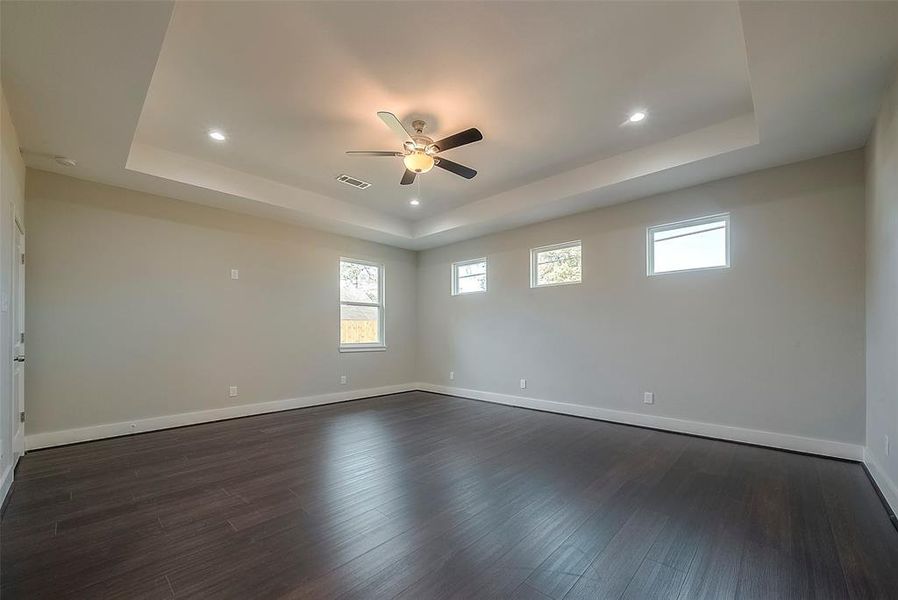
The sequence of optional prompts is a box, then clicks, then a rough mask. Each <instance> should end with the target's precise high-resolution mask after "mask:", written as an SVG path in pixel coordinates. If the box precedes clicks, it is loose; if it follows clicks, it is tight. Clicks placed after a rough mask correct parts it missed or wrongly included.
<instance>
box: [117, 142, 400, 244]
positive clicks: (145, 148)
mask: <svg viewBox="0 0 898 600" xmlns="http://www.w3.org/2000/svg"><path fill="white" fill-rule="evenodd" d="M125 168H126V169H128V170H129V171H135V172H138V173H143V174H145V175H152V176H154V177H159V178H162V179H168V180H171V181H177V182H179V183H184V184H187V185H191V186H195V187H200V188H205V189H208V190H213V191H216V192H221V193H224V194H228V195H231V196H237V197H241V198H246V199H248V200H253V201H255V202H260V203H262V204H266V205H269V206H272V207H277V208H282V209H288V210H290V211H294V212H295V213H296V214H297V216H299V215H301V216H302V217H305V218H307V219H309V220H311V221H315V222H331V223H335V224H343V225H347V226H350V227H352V228H353V229H359V228H361V229H366V230H369V231H371V232H376V233H377V234H385V235H386V236H389V237H391V238H399V239H405V240H411V239H412V226H411V223H410V222H409V221H406V220H404V219H399V218H397V217H392V216H390V215H385V214H384V213H381V212H379V211H375V210H372V209H369V208H365V207H363V206H358V205H355V204H351V203H349V202H345V201H343V200H337V199H335V198H331V197H328V196H323V195H321V194H316V193H314V192H309V191H307V190H302V189H299V188H295V187H293V186H290V185H287V184H284V183H280V182H277V181H272V180H270V179H266V178H264V177H259V176H257V175H252V174H250V173H245V172H243V171H238V170H236V169H231V168H229V167H223V166H221V165H216V164H214V163H211V162H207V161H204V160H199V159H196V158H192V157H190V156H185V155H183V154H178V153H175V152H171V151H169V150H165V149H162V148H158V147H155V146H150V145H147V144H140V143H135V144H133V145H132V146H131V150H130V152H129V154H128V160H127V162H126V163H125ZM366 237H367V236H366Z"/></svg>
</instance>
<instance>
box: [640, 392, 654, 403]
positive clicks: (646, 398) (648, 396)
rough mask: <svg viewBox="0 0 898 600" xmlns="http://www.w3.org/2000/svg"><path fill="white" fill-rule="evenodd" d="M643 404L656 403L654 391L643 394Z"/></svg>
mask: <svg viewBox="0 0 898 600" xmlns="http://www.w3.org/2000/svg"><path fill="white" fill-rule="evenodd" d="M642 403H643V404H654V403H655V394H654V392H646V393H645V394H643V396H642Z"/></svg>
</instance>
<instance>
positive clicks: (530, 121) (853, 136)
mask: <svg viewBox="0 0 898 600" xmlns="http://www.w3.org/2000/svg"><path fill="white" fill-rule="evenodd" d="M446 6H447V5H446V4H445V3H407V2H398V3H393V2H358V3H356V2H328V3H286V2H284V3H276V2H271V3H269V2H204V3H200V2H190V3H183V4H182V3H178V4H177V5H174V6H173V5H172V4H170V3H162V2H128V3H120V2H109V3H41V2H17V1H9V0H7V1H4V2H2V3H0V10H2V15H0V16H2V30H0V35H2V39H0V41H2V79H3V89H4V93H5V94H6V96H7V99H8V101H9V104H10V108H11V112H12V115H13V120H14V122H15V124H16V127H17V130H18V133H19V137H20V140H21V142H22V145H23V147H24V148H26V149H27V150H29V151H32V153H26V154H25V158H26V162H27V163H28V164H29V165H30V166H33V167H36V168H43V169H48V170H57V171H61V172H66V173H69V174H72V175H74V176H76V177H83V178H86V179H93V180H97V181H103V182H107V183H112V184H116V185H122V186H125V187H130V188H135V189H141V190H145V191H150V192H154V193H160V194H165V195H169V196H174V197H178V198H182V199H185V200H190V201H194V202H200V203H203V204H208V205H212V206H220V207H223V208H227V209H231V210H237V211H241V212H247V213H252V214H259V215H263V216H267V217H273V218H278V219H283V220H289V221H294V222H301V223H307V224H310V225H313V226H317V227H321V228H324V229H329V230H333V231H338V232H341V233H346V234H350V235H356V236H359V237H363V238H366V239H373V240H377V241H382V242H386V243H391V244H395V245H399V246H403V247H409V248H424V247H431V246H434V245H439V244H442V243H447V242H451V241H455V240H458V239H464V238H466V237H472V236H474V235H479V234H482V233H486V232H489V231H496V230H499V229H504V228H508V227H513V226H516V225H520V224H524V223H530V222H534V221H538V220H541V219H546V218H551V217H554V216H560V215H563V214H570V213H572V212H577V211H579V210H586V209H589V208H592V207H596V206H602V205H606V204H611V203H615V202H621V201H626V200H629V199H632V198H635V197H639V196H644V195H647V194H651V193H656V192H660V191H664V190H667V189H673V188H676V187H682V186H684V185H690V184H694V183H699V182H701V181H707V180H709V179H714V178H719V177H723V176H727V175H731V174H735V173H740V172H745V171H749V170H753V169H756V168H762V167H765V166H770V165H774V164H783V163H786V162H792V161H795V160H801V159H804V158H810V157H812V156H817V155H821V154H827V153H831V152H837V151H840V150H848V149H852V148H857V147H859V146H862V145H863V144H864V143H865V141H866V138H867V136H868V134H869V132H870V128H871V125H872V119H873V117H874V115H875V114H876V110H877V107H878V104H879V100H880V97H881V94H882V92H883V90H884V88H885V86H886V85H887V83H888V82H889V80H890V78H891V77H892V76H893V75H894V73H895V65H896V62H898V35H896V34H895V31H898V2H869V3H868V2H844V3H843V2H795V3H786V2H780V3H755V2H752V3H736V2H677V3H670V2H661V3H644V2H638V3H636V2H634V3H619V2H607V3H603V2H593V3H557V2H529V3H491V2H485V3H458V4H453V5H452V10H446ZM637 108H640V109H645V110H646V111H647V112H648V113H649V117H648V118H647V119H646V120H645V121H644V122H643V123H641V124H639V125H630V124H626V125H625V124H624V122H625V120H626V116H627V114H628V113H629V112H630V111H631V110H634V109H637ZM378 110H389V111H393V112H395V113H396V114H397V115H398V116H399V117H400V118H402V119H403V121H404V122H405V123H406V124H409V123H410V121H411V120H412V119H413V118H416V117H423V118H424V119H425V120H426V121H427V122H428V124H429V127H428V131H427V133H429V134H430V135H431V136H432V137H434V138H438V137H442V136H444V135H448V134H451V133H455V132H456V131H459V130H462V129H465V128H467V127H472V126H473V127H478V128H479V129H480V130H481V131H482V132H483V134H484V140H483V141H482V142H478V143H476V144H473V145H470V146H467V147H462V148H457V149H454V150H450V151H448V152H447V153H446V156H447V157H448V158H451V159H452V160H455V161H456V162H460V163H463V164H466V165H469V166H471V167H473V168H475V169H477V170H478V171H479V174H478V176H477V177H476V178H475V179H473V180H470V181H469V180H465V179H462V178H460V177H457V176H455V175H452V174H450V173H448V172H446V171H442V170H440V169H434V170H433V171H432V172H430V173H427V174H425V175H423V176H419V180H420V181H421V187H420V192H419V191H418V189H417V186H410V187H411V189H410V187H405V186H400V185H399V178H400V176H401V174H402V172H403V167H402V163H401V160H400V159H398V158H357V157H348V156H346V155H345V154H344V151H345V150H351V149H362V150H366V149H373V150H392V149H399V145H398V141H397V140H396V139H395V137H394V136H393V134H392V133H391V132H390V130H388V129H387V128H386V127H385V126H384V125H383V123H381V122H380V120H379V119H378V118H377V117H376V115H375V113H376V112H377V111H378ZM210 128H220V129H222V130H224V131H225V132H226V133H227V134H228V136H229V139H228V141H227V142H225V143H220V144H219V143H214V142H212V141H211V140H209V139H208V137H207V136H206V133H207V131H208V130H209V129H210ZM41 153H49V154H64V155H68V156H72V157H73V158H76V159H77V160H78V161H79V164H78V166H77V167H75V168H70V169H65V168H63V167H59V166H58V165H56V164H55V163H53V162H52V161H49V160H48V159H47V158H46V157H44V156H42V155H41ZM340 173H348V174H350V175H353V176H355V177H359V178H361V179H364V180H366V181H370V182H372V183H373V184H374V185H373V186H372V187H371V188H369V189H367V190H364V191H361V190H356V189H353V188H350V187H347V186H344V185H342V184H340V183H337V182H336V181H335V180H334V177H335V176H336V175H338V174H340ZM419 193H420V198H421V201H422V205H421V206H419V207H417V208H413V207H410V206H409V205H408V200H409V198H410V197H412V196H413V195H418V194H419Z"/></svg>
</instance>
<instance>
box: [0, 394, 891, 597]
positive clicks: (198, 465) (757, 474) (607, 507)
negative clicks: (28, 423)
mask: <svg viewBox="0 0 898 600" xmlns="http://www.w3.org/2000/svg"><path fill="white" fill-rule="evenodd" d="M0 563H2V569H0V594H2V597H3V599H4V600H9V599H13V598H54V599H57V598H129V599H132V598H173V597H174V598H279V597H285V598H315V599H318V598H340V599H349V598H358V599H362V598H364V599H369V598H378V599H379V598H400V599H405V600H412V599H414V600H421V599H431V598H446V599H449V598H453V599H470V598H516V599H540V600H545V599H546V598H555V599H562V598H563V599H565V600H576V599H584V598H590V599H593V598H628V599H632V598H640V599H642V598H679V599H687V598H714V599H718V598H764V599H772V598H833V599H839V598H898V532H896V531H895V530H894V529H893V527H892V525H891V524H890V522H889V519H888V517H887V515H886V513H885V511H884V509H883V507H882V505H881V504H880V502H879V499H878V498H877V496H876V494H875V492H874V490H873V488H872V487H871V485H870V483H869V482H868V480H867V479H866V476H865V474H864V472H863V470H862V468H861V466H860V465H858V464H854V463H848V462H841V461H836V460H828V459H823V458H815V457H810V456H803V455H798V454H790V453H786V452H778V451H775V450H768V449H763V448H756V447H750V446H743V445H738V444H730V443H726V442H720V441H714V440H706V439H700V438H694V437H689V436H683V435H676V434H670V433H664V432H659V431H652V430H647V429H639V428H635V427H627V426H623V425H615V424H610V423H602V422H597V421H589V420H585V419H578V418H574V417H565V416H560V415H552V414H546V413H539V412H534V411H528V410H522V409H516V408H509V407H504V406H497V405H491V404H486V403H481V402H475V401H471V400H464V399H460V398H452V397H447V396H439V395H435V394H428V393H424V392H411V393H405V394H396V395H392V396H384V397H380V398H372V399H368V400H360V401H355V402H348V403H344V404H337V405H331V406H322V407H316V408H309V409H303V410H296V411H290V412H282V413H273V414H268V415H260V416H256V417H250V418H244V419H236V420H232V421H223V422H219V423H210V424H205V425H198V426H194V427H188V428H182V429H173V430H168V431H160V432H155V433H149V434H145V435H138V436H132V437H126V438H118V439H111V440H103V441H99V442H92V443H89V444H80V445H75V446H69V447H62V448H55V449H49V450H43V451H39V452H33V453H29V454H28V455H26V456H25V457H24V458H23V459H22V463H21V464H20V467H19V471H18V474H17V478H16V486H15V491H14V493H13V496H12V499H11V500H10V504H9V506H8V508H7V511H6V513H5V515H4V517H3V521H2V527H0Z"/></svg>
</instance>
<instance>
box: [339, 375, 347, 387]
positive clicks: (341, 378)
mask: <svg viewBox="0 0 898 600" xmlns="http://www.w3.org/2000/svg"><path fill="white" fill-rule="evenodd" d="M340 385H346V375H340Z"/></svg>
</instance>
